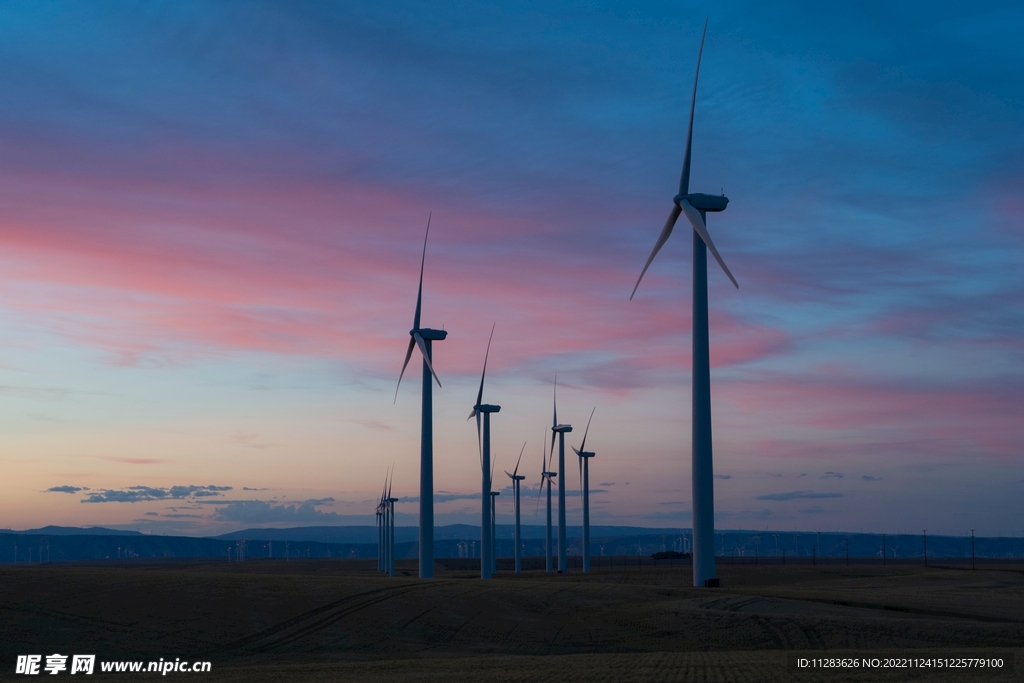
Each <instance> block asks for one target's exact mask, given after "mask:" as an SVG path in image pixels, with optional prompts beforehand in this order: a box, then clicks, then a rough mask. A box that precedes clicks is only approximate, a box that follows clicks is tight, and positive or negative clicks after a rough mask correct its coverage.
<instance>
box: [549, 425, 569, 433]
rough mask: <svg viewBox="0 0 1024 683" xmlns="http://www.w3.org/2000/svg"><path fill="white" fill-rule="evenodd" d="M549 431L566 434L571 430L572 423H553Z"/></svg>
mask: <svg viewBox="0 0 1024 683" xmlns="http://www.w3.org/2000/svg"><path fill="white" fill-rule="evenodd" d="M551 431H553V432H555V433H562V434H568V433H569V432H571V431H572V425H555V426H554V427H552V428H551Z"/></svg>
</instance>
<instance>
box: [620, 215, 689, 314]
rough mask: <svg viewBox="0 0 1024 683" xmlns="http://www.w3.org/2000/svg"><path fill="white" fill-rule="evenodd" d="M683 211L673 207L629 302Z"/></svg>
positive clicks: (634, 286)
mask: <svg viewBox="0 0 1024 683" xmlns="http://www.w3.org/2000/svg"><path fill="white" fill-rule="evenodd" d="M681 212H682V209H680V208H679V205H678V204H677V205H676V206H673V207H672V213H670V214H669V215H668V220H667V221H665V227H664V228H662V229H661V234H660V235H658V241H657V242H655V243H654V249H652V250H651V255H650V256H648V257H647V263H645V264H644V269H643V270H641V271H640V277H638V278H637V279H636V284H635V285H633V293H632V294H630V295H629V300H630V301H632V300H633V297H634V296H636V290H637V288H638V287H640V281H641V280H643V279H644V274H646V273H647V269H648V268H650V267H651V262H652V261H653V260H654V257H655V256H657V255H658V252H659V251H661V248H662V247H663V246H665V242H667V241H668V238H669V236H670V235H671V234H672V228H674V227H675V226H676V221H677V220H679V214H680V213H681Z"/></svg>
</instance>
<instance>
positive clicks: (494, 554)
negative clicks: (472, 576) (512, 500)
mask: <svg viewBox="0 0 1024 683" xmlns="http://www.w3.org/2000/svg"><path fill="white" fill-rule="evenodd" d="M500 495H501V491H491V573H492V574H494V573H496V572H497V571H498V536H497V531H498V524H497V519H498V515H497V514H496V513H495V501H497V500H498V496H500Z"/></svg>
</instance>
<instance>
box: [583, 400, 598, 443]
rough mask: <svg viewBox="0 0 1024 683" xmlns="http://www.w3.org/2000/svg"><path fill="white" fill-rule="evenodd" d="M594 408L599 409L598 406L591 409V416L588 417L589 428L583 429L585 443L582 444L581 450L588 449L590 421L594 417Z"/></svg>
mask: <svg viewBox="0 0 1024 683" xmlns="http://www.w3.org/2000/svg"><path fill="white" fill-rule="evenodd" d="M594 410H597V406H594V409H593V410H591V411H590V417H589V418H587V428H586V429H584V430H583V443H581V444H580V450H581V451H585V450H587V432H589V431H590V421H591V420H593V419H594Z"/></svg>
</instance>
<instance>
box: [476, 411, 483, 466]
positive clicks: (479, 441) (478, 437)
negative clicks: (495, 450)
mask: <svg viewBox="0 0 1024 683" xmlns="http://www.w3.org/2000/svg"><path fill="white" fill-rule="evenodd" d="M476 451H477V455H479V456H480V471H481V472H482V471H483V469H484V442H483V437H482V436H481V435H480V413H479V412H478V413H477V414H476Z"/></svg>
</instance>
